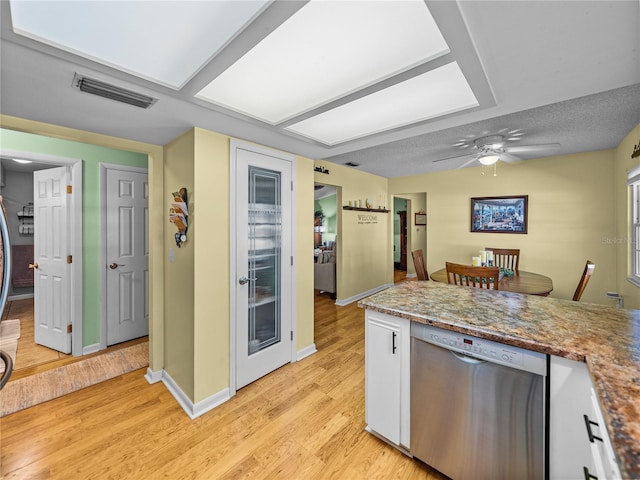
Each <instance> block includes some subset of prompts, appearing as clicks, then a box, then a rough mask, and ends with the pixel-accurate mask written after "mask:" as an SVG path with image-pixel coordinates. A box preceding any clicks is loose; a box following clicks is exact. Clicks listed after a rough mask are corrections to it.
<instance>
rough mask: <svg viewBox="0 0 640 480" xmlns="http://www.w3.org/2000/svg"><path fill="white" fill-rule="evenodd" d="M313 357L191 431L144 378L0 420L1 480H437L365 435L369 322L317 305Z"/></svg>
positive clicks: (135, 376)
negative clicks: (365, 323)
mask: <svg viewBox="0 0 640 480" xmlns="http://www.w3.org/2000/svg"><path fill="white" fill-rule="evenodd" d="M315 318H316V325H315V342H316V346H317V348H318V353H316V354H314V355H312V356H310V357H308V358H306V359H304V360H302V361H300V362H297V363H293V364H289V365H286V366H284V367H282V368H280V369H278V370H276V371H275V372H273V373H271V374H269V375H267V376H265V377H263V378H262V379H260V380H258V381H257V382H255V383H253V384H251V385H249V386H247V387H245V388H243V389H241V390H240V391H238V393H237V395H236V396H235V397H233V398H232V399H231V400H229V401H228V402H226V403H224V404H223V405H221V406H219V407H217V408H216V409H214V410H212V411H211V412H209V413H207V414H205V415H203V416H201V417H199V418H197V419H196V420H193V421H192V420H189V418H188V417H187V416H186V414H185V413H184V412H183V410H182V409H181V408H180V407H179V406H178V404H177V402H176V401H175V399H174V398H173V397H172V396H171V395H170V394H169V392H168V391H167V389H166V388H165V387H164V386H163V385H162V384H161V383H156V384H154V385H149V384H148V383H147V382H146V380H145V379H144V378H143V375H144V371H143V370H139V371H136V372H133V373H129V374H126V375H123V376H121V377H117V378H115V379H113V380H109V381H107V382H104V383H102V384H99V385H95V386H93V387H89V388H86V389H84V390H81V391H79V392H75V393H73V394H70V395H67V396H64V397H61V398H58V399H56V400H53V401H50V402H47V403H45V404H42V405H39V406H36V407H32V408H30V409H27V410H24V411H21V412H17V413H14V414H12V415H8V416H6V417H4V418H2V419H1V420H0V428H1V433H2V454H1V461H2V463H1V467H2V472H1V473H2V475H4V476H5V478H21V479H23V478H33V479H36V478H37V479H45V478H55V479H76V478H82V479H89V478H101V479H102V478H125V479H157V478H167V479H187V478H189V479H214V478H215V479H217V478H221V479H234V480H235V479H242V478H246V479H272V478H278V479H287V480H289V479H305V480H306V479H332V478H335V479H372V478H381V479H391V478H398V479H413V478H416V479H418V478H419V479H438V480H440V479H443V478H445V477H442V476H441V475H440V474H438V473H437V472H435V471H433V470H431V469H430V468H429V467H427V466H426V465H424V464H422V463H420V462H418V461H415V460H412V459H410V458H409V457H407V456H405V455H403V454H402V453H400V452H399V451H397V450H396V449H394V448H392V447H390V446H388V445H387V444H385V443H384V442H382V441H381V440H378V439H377V438H375V437H374V436H372V435H370V434H368V433H367V432H365V431H364V427H365V423H364V312H363V311H362V310H361V309H359V308H357V306H356V305H355V304H352V305H349V306H347V307H337V306H336V305H335V304H334V303H333V301H332V300H331V299H330V298H328V296H326V295H317V294H316V316H315Z"/></svg>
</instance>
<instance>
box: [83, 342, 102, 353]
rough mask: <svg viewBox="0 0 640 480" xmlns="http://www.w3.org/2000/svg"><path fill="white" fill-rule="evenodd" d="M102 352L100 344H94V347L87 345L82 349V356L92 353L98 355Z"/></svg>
mask: <svg viewBox="0 0 640 480" xmlns="http://www.w3.org/2000/svg"><path fill="white" fill-rule="evenodd" d="M100 350H101V348H100V344H99V343H94V344H93V345H87V346H86V347H82V355H89V354H91V353H96V352H99V351H100Z"/></svg>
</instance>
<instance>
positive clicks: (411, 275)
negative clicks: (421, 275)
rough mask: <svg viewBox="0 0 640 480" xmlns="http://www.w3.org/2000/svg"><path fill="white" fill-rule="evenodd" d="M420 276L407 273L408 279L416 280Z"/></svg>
mask: <svg viewBox="0 0 640 480" xmlns="http://www.w3.org/2000/svg"><path fill="white" fill-rule="evenodd" d="M417 276H418V275H417V274H415V273H407V277H406V278H416V277H417Z"/></svg>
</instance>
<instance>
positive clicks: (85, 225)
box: [0, 129, 147, 347]
mask: <svg viewBox="0 0 640 480" xmlns="http://www.w3.org/2000/svg"><path fill="white" fill-rule="evenodd" d="M0 146H2V148H4V149H9V150H19V151H22V152H30V153H40V154H44V155H55V156H59V157H67V158H78V159H82V192H83V197H82V202H83V210H82V251H83V255H82V262H83V263H82V265H83V268H82V275H83V285H82V288H83V297H82V345H83V347H86V346H88V345H93V344H97V343H99V342H100V272H101V269H100V252H99V246H100V238H99V235H100V211H99V207H100V168H99V164H100V163H114V164H119V165H128V166H132V167H143V168H146V167H147V155H146V154H141V153H135V152H128V151H124V150H116V149H113V148H107V147H101V146H98V145H91V144H87V143H81V142H74V141H69V140H61V139H57V138H51V137H45V136H40V135H33V134H30V133H23V132H17V131H14V130H6V129H0Z"/></svg>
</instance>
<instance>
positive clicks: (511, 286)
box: [430, 268, 553, 297]
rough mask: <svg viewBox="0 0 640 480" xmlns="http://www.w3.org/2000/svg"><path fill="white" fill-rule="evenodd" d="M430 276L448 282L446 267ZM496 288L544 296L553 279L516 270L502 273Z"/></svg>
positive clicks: (551, 287)
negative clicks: (507, 273)
mask: <svg viewBox="0 0 640 480" xmlns="http://www.w3.org/2000/svg"><path fill="white" fill-rule="evenodd" d="M430 277H431V280H433V281H434V282H441V283H448V281H447V269H446V268H442V269H440V270H437V271H435V272H433V273H432V274H431V275H430ZM498 290H499V291H502V292H513V293H523V294H525V295H539V296H541V297H546V296H547V295H549V294H550V293H551V291H552V290H553V281H552V280H551V278H549V277H547V276H546V275H541V274H539V273H533V272H525V271H524V270H518V271H517V272H514V273H513V275H512V276H507V275H504V276H503V277H502V278H501V279H500V282H499V283H498Z"/></svg>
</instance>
